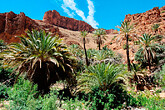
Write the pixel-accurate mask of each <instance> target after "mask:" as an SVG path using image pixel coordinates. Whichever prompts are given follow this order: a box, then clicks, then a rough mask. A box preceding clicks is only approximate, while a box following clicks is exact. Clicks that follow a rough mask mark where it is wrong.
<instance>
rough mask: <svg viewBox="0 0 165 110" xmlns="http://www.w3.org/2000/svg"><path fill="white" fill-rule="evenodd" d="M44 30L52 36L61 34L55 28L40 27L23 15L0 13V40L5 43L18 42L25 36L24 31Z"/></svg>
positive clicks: (50, 26)
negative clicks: (22, 35) (21, 36)
mask: <svg viewBox="0 0 165 110" xmlns="http://www.w3.org/2000/svg"><path fill="white" fill-rule="evenodd" d="M32 29H36V30H39V29H44V30H47V31H50V32H52V33H53V35H56V34H59V35H61V33H60V32H59V29H58V28H57V27H54V26H52V25H47V24H44V25H40V24H38V23H37V22H36V21H35V20H33V19H31V18H29V17H27V16H25V14H24V13H22V12H21V13H20V14H15V13H13V12H12V11H11V12H9V13H0V39H2V40H4V41H5V42H7V43H11V42H18V41H19V38H16V37H15V36H20V35H21V34H25V31H26V30H32Z"/></svg>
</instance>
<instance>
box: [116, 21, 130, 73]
mask: <svg viewBox="0 0 165 110" xmlns="http://www.w3.org/2000/svg"><path fill="white" fill-rule="evenodd" d="M120 24H121V27H118V28H119V29H120V31H121V32H122V33H124V36H125V38H126V55H127V65H128V71H131V63H130V59H129V44H128V39H129V33H130V32H131V31H132V29H133V24H132V25H131V24H130V22H129V21H123V22H121V23H120Z"/></svg>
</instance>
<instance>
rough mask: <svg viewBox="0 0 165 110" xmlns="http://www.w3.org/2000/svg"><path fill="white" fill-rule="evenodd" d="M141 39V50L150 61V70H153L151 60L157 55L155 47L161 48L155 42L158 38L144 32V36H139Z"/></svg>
mask: <svg viewBox="0 0 165 110" xmlns="http://www.w3.org/2000/svg"><path fill="white" fill-rule="evenodd" d="M139 40H140V49H139V50H140V52H141V54H143V58H144V60H146V61H147V62H148V66H149V72H151V62H152V61H153V59H154V58H155V57H156V52H155V48H159V47H158V46H157V45H155V44H154V43H153V42H154V41H155V40H156V37H152V36H151V34H143V36H142V37H139ZM152 41H153V42H152Z"/></svg>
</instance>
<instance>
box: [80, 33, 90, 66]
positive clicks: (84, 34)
mask: <svg viewBox="0 0 165 110" xmlns="http://www.w3.org/2000/svg"><path fill="white" fill-rule="evenodd" d="M87 35H88V32H87V31H81V36H82V37H83V44H84V52H85V60H86V65H87V66H89V61H88V56H87V51H86V47H85V37H86V36H87Z"/></svg>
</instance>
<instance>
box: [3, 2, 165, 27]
mask: <svg viewBox="0 0 165 110" xmlns="http://www.w3.org/2000/svg"><path fill="white" fill-rule="evenodd" d="M0 3H1V4H0V13H5V12H10V11H13V12H14V13H16V14H19V13H20V12H24V13H25V15H26V16H28V17H30V18H32V19H37V20H42V19H43V16H44V13H45V12H46V11H49V10H56V11H58V12H59V13H60V15H62V16H66V17H70V18H75V19H77V20H82V21H85V22H87V23H88V24H90V25H91V26H92V27H93V28H96V29H97V28H104V29H116V26H117V25H120V23H121V21H123V20H124V18H125V15H127V14H136V13H143V12H145V11H148V10H150V9H152V8H153V7H159V8H160V7H162V6H165V0H1V2H0Z"/></svg>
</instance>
